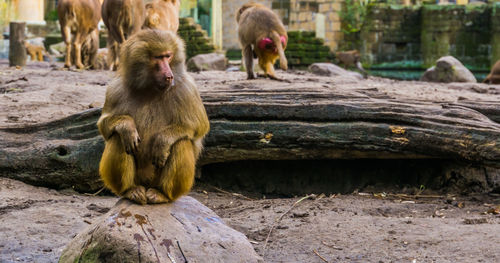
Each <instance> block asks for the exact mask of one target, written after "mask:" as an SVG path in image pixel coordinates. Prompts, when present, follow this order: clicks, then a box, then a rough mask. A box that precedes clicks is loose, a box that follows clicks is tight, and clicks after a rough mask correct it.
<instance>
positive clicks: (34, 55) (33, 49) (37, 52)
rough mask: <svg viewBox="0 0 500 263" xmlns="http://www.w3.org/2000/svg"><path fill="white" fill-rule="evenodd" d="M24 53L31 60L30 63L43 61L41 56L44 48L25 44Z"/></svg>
mask: <svg viewBox="0 0 500 263" xmlns="http://www.w3.org/2000/svg"><path fill="white" fill-rule="evenodd" d="M24 46H25V47H26V52H27V53H28V55H29V56H30V58H31V61H43V54H44V53H45V47H43V46H38V45H33V44H30V43H28V42H25V44H24Z"/></svg>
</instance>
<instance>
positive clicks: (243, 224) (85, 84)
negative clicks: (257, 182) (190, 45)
mask: <svg viewBox="0 0 500 263" xmlns="http://www.w3.org/2000/svg"><path fill="white" fill-rule="evenodd" d="M60 67H61V64H55V65H51V64H49V63H37V64H29V65H28V66H27V67H26V68H24V69H14V68H8V66H7V62H6V61H5V60H3V61H0V126H2V127H5V126H15V125H19V124H29V123H40V122H46V121H49V120H54V119H57V118H61V117H64V116H68V115H71V114H73V113H77V112H80V111H82V110H85V109H88V108H89V107H100V106H102V103H103V101H104V93H105V88H106V85H107V83H108V82H109V81H110V79H111V78H112V77H113V73H110V72H106V71H63V70H60ZM217 74H221V75H222V74H224V73H210V74H206V73H199V74H194V77H195V79H196V80H197V82H198V84H199V85H200V89H201V90H203V89H208V88H210V86H209V85H207V83H210V84H213V83H217V81H218V80H217V81H216V80H214V78H216V77H217ZM214 76H215V77H214ZM244 76H245V74H244V73H233V74H232V75H231V76H230V77H228V78H226V79H224V80H221V81H234V82H238V81H240V80H242V79H244ZM286 76H288V77H290V78H309V77H310V74H308V73H302V72H298V73H295V74H293V73H292V74H291V73H288V74H287V75H286ZM325 79H326V78H325ZM257 81H267V80H257ZM325 81H326V80H325ZM341 84H345V85H351V86H352V88H353V89H355V88H356V85H370V86H372V87H373V88H377V89H379V90H380V89H383V90H384V91H385V92H386V94H388V96H395V97H397V96H400V95H402V94H400V93H401V90H400V89H399V88H398V87H401V85H412V86H414V87H415V88H414V89H412V92H411V93H410V94H404V96H410V97H414V98H415V99H421V100H434V101H436V100H439V101H444V102H446V101H448V102H456V101H457V100H460V99H464V98H465V99H471V100H474V99H475V98H476V97H477V96H478V94H481V93H483V94H484V93H491V97H490V98H491V100H497V99H500V98H499V96H500V95H499V94H498V93H497V91H498V89H491V88H490V87H488V86H487V85H482V84H470V85H469V86H468V87H467V88H466V89H463V92H461V93H460V97H457V96H456V94H455V93H453V94H452V93H449V94H448V93H446V92H440V93H439V94H438V95H436V94H433V93H432V91H433V90H436V89H439V87H441V86H440V85H443V84H428V83H418V82H395V81H392V80H386V79H379V78H370V79H369V80H368V81H364V82H363V83H359V82H356V81H352V80H349V79H343V80H342V79H341V80H338V81H337V82H336V84H332V85H333V88H335V85H341ZM318 85H322V84H321V83H319V84H318ZM449 85H455V84H449ZM457 88H460V87H457ZM401 192H402V191H400V192H398V191H391V193H382V192H378V191H375V192H371V193H352V194H348V195H333V196H323V195H320V194H321V193H316V194H317V195H316V196H313V197H310V198H306V199H301V198H302V197H296V198H273V199H269V198H268V199H265V198H264V197H263V196H262V195H259V194H258V193H245V195H246V196H249V197H251V198H249V197H246V196H242V195H239V194H234V193H230V192H225V191H223V190H217V189H215V188H214V187H211V186H209V185H205V184H203V183H201V182H198V183H197V185H196V187H195V188H194V189H193V191H192V192H191V194H190V195H191V196H193V197H194V198H196V199H197V200H199V201H200V202H202V203H203V204H205V205H206V206H208V207H209V208H211V209H213V210H214V211H215V212H216V213H217V214H218V215H219V216H220V217H222V218H223V220H224V221H225V222H226V223H227V224H229V225H230V226H231V227H233V228H235V229H236V230H238V231H241V232H242V233H244V234H245V235H246V236H247V237H248V238H249V240H250V241H251V242H252V244H253V245H254V247H255V249H256V251H257V252H258V253H259V254H260V255H262V256H263V257H264V259H265V261H266V262H500V246H499V244H500V235H499V233H500V215H499V212H500V211H499V210H500V207H499V206H500V195H497V194H490V195H468V196H458V195H447V196H439V195H436V196H434V195H432V194H434V193H431V192H427V191H424V192H422V193H421V196H420V197H415V196H412V195H405V194H401ZM117 200H118V199H117V198H116V197H112V196H89V195H83V194H79V193H76V192H74V191H72V190H63V191H55V190H51V189H46V188H42V187H34V186H30V185H26V184H24V183H21V182H18V181H14V180H10V179H4V178H0V221H1V222H2V225H1V226H0V262H57V259H58V257H59V255H60V253H61V252H62V249H63V248H64V246H65V244H67V243H68V242H69V241H70V240H71V238H72V237H74V236H75V235H76V234H77V233H78V232H80V231H81V230H82V229H83V228H85V227H86V226H87V225H88V224H91V223H92V222H93V221H95V220H97V219H98V218H99V217H100V216H102V215H103V214H104V213H106V212H107V211H108V210H109V208H110V207H112V206H113V205H114V204H115V202H116V201H117ZM297 201H300V202H298V203H297V204H296V205H295V206H293V205H294V203H295V202H297ZM271 229H272V231H271ZM270 231H271V234H270V235H269V233H270ZM268 235H269V238H267V237H268ZM266 240H267V242H266Z"/></svg>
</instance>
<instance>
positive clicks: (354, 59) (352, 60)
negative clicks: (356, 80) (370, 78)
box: [335, 49, 368, 77]
mask: <svg viewBox="0 0 500 263" xmlns="http://www.w3.org/2000/svg"><path fill="white" fill-rule="evenodd" d="M335 56H336V57H337V59H338V60H339V63H342V64H344V68H345V69H347V68H350V67H352V66H356V68H357V69H358V70H360V71H361V72H362V73H363V76H365V77H366V76H367V74H368V73H367V72H366V71H365V69H364V68H363V66H362V65H361V54H360V53H359V51H358V50H355V49H354V50H349V51H338V52H335Z"/></svg>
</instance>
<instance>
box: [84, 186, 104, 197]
mask: <svg viewBox="0 0 500 263" xmlns="http://www.w3.org/2000/svg"><path fill="white" fill-rule="evenodd" d="M104 189H105V188H104V187H102V188H101V189H99V191H97V192H95V193H93V194H89V193H85V194H84V195H86V196H96V195H98V194H100V193H101V192H102V191H103V190H104Z"/></svg>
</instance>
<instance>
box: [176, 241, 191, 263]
mask: <svg viewBox="0 0 500 263" xmlns="http://www.w3.org/2000/svg"><path fill="white" fill-rule="evenodd" d="M177 246H178V247H179V250H180V251H181V254H182V257H183V258H184V263H188V260H187V258H186V256H185V255H184V252H183V251H182V248H181V245H180V244H179V240H177Z"/></svg>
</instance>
